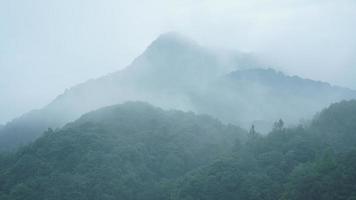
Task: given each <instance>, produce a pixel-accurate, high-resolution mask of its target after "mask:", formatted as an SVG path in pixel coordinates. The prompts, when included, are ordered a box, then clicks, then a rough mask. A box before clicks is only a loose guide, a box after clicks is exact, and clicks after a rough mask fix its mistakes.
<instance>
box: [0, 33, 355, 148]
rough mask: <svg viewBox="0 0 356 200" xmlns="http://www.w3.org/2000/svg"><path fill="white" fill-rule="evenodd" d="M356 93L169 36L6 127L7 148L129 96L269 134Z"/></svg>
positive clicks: (2, 142)
mask: <svg viewBox="0 0 356 200" xmlns="http://www.w3.org/2000/svg"><path fill="white" fill-rule="evenodd" d="M355 97H356V92H355V91H353V90H350V89H346V88H342V87H336V86H331V85H330V84H328V83H323V82H317V81H313V80H308V79H303V78H300V77H296V76H293V77H292V76H288V75H285V74H283V73H281V72H278V71H276V70H273V69H271V68H267V66H266V65H264V64H263V63H260V62H259V60H258V59H257V58H255V57H254V56H253V55H252V54H246V53H242V52H228V53H224V52H217V51H216V50H215V49H211V48H207V47H204V46H202V45H200V44H197V43H196V42H195V41H192V40H191V39H189V38H186V37H185V36H182V35H180V34H177V33H166V34H162V35H161V36H160V37H158V38H157V39H156V40H155V41H153V42H152V44H151V45H149V47H148V48H147V49H146V50H145V51H144V52H143V53H142V54H141V55H140V56H138V57H137V58H136V59H135V60H134V61H133V62H132V63H131V65H129V66H128V67H127V68H125V69H124V70H121V71H118V72H114V73H112V74H109V75H107V76H104V77H100V78H98V79H93V80H89V81H87V82H85V83H82V84H79V85H76V86H74V87H72V88H71V89H69V90H66V91H65V92H64V93H63V94H61V95H59V96H58V97H57V98H56V99H55V100H53V101H52V102H51V103H50V104H48V105H47V106H45V107H44V108H42V109H39V110H34V111H31V112H29V113H26V114H24V115H22V116H20V117H18V118H16V119H14V120H13V121H11V122H9V123H8V124H6V125H5V126H4V128H3V129H0V150H9V149H10V150H11V149H16V148H17V147H19V146H22V145H26V144H27V143H29V142H31V141H34V140H35V139H36V138H38V137H39V136H40V135H41V134H42V133H43V131H45V130H46V129H47V128H53V129H56V128H60V127H61V126H63V125H65V124H66V123H68V122H70V121H73V120H75V119H77V118H78V117H80V116H81V115H82V114H84V113H86V112H89V111H92V110H94V109H98V108H100V107H103V106H109V105H113V104H117V103H123V102H126V101H145V102H148V103H150V104H153V105H155V106H159V107H161V108H165V109H179V110H184V111H193V112H196V113H200V114H209V115H212V116H214V117H217V118H218V119H219V120H222V121H223V122H225V123H232V124H235V125H238V126H241V127H243V128H245V129H248V128H249V127H250V126H251V124H254V125H255V128H256V130H258V131H260V132H262V133H268V132H269V131H270V130H271V129H272V126H273V123H274V121H276V120H278V119H280V118H282V119H283V120H284V121H285V123H286V124H288V125H295V124H298V123H299V121H300V120H301V119H305V120H308V119H311V118H312V116H313V115H314V114H315V113H316V112H317V111H319V110H321V109H322V108H323V107H326V106H328V105H329V104H330V103H333V102H337V101H340V100H343V99H352V98H355Z"/></svg>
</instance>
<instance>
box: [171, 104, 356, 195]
mask: <svg viewBox="0 0 356 200" xmlns="http://www.w3.org/2000/svg"><path fill="white" fill-rule="evenodd" d="M355 117H356V101H355V100H353V101H343V102H340V103H336V104H333V105H331V106H330V107H329V108H327V109H325V110H323V111H322V112H321V113H320V115H318V116H317V117H315V118H314V120H313V122H312V123H311V125H310V126H307V127H302V126H300V127H297V128H292V129H285V128H282V129H275V130H274V131H272V132H271V133H270V134H269V135H267V136H265V137H261V136H258V135H251V136H250V139H249V140H248V141H247V142H246V143H245V145H244V146H242V147H241V148H239V149H238V151H236V152H234V153H232V154H231V155H230V156H226V157H224V158H221V159H220V160H218V161H216V162H214V163H212V164H210V165H209V166H205V167H202V168H199V169H197V170H194V171H193V172H191V173H188V174H186V175H185V176H184V177H183V178H182V179H180V180H179V181H178V182H177V184H176V185H175V186H174V187H173V189H171V193H173V194H171V196H172V197H173V198H172V199H174V200H183V199H224V200H230V199H256V200H259V199H264V200H269V199H271V200H274V199H291V200H294V199H295V200H299V199H305V200H313V199H340V200H347V199H354V198H356V192H355V191H356V138H355V137H356V134H355V133H356V132H355V131H356V126H355V123H354V122H355ZM335 139H336V140H335Z"/></svg>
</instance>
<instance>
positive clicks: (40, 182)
mask: <svg viewBox="0 0 356 200" xmlns="http://www.w3.org/2000/svg"><path fill="white" fill-rule="evenodd" d="M244 135H245V132H244V131H243V130H241V129H240V128H238V127H235V126H227V125H224V124H221V123H220V122H219V121H217V120H215V119H213V118H211V117H209V116H197V115H195V114H193V113H186V112H181V111H164V110H162V109H159V108H156V107H153V106H150V105H148V104H146V103H140V102H130V103H125V104H123V105H115V106H110V107H106V108H102V109H100V110H97V111H94V112H91V113H88V114H85V115H83V116H82V117H81V118H80V119H78V120H76V121H75V122H73V123H70V124H67V125H66V126H65V127H64V128H62V129H60V130H57V131H53V130H48V131H47V132H46V133H45V134H44V135H43V136H42V137H40V138H39V139H38V140H36V141H35V142H34V143H32V144H30V145H27V146H25V147H24V148H22V149H21V150H19V151H17V152H16V153H15V154H13V155H9V156H8V157H6V156H4V157H0V159H1V160H0V198H1V199H27V200H30V199H36V200H40V199H53V200H54V199H61V200H65V199H87V200H90V199H96V200H100V199H127V200H130V199H157V198H159V195H162V190H163V187H165V183H166V182H169V181H172V180H175V179H176V178H177V177H180V176H182V175H183V174H185V173H186V172H188V171H190V170H192V169H194V168H197V167H199V166H202V165H206V164H208V163H211V162H212V161H213V160H215V159H217V158H218V157H220V156H222V155H224V154H226V153H229V152H231V150H232V149H233V148H234V145H235V142H236V141H237V140H239V139H240V138H243V137H244Z"/></svg>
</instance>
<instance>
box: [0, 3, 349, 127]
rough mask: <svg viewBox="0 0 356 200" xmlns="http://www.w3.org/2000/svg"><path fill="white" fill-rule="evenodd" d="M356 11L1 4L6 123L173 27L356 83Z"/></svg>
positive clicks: (276, 64) (297, 70) (0, 82)
mask: <svg viewBox="0 0 356 200" xmlns="http://www.w3.org/2000/svg"><path fill="white" fill-rule="evenodd" d="M355 9H356V2H355V1H352V0H350V1H347V0H340V1H328V0H313V1H312V0H310V1H302V0H287V1H286V0H275V1H272V0H270V1H269V0H265V1H263V0H253V1H248V2H247V1H228V0H225V1H213V0H205V1H199V2H198V1H193V0H183V1H182V0H179V1H178V0H176V1H163V0H153V1H145V2H142V1H136V0H131V1H114V0H112V1H109V0H106V1H100V2H99V1H73V0H63V1H47V0H37V1H36V0H35V1H18V0H12V1H1V2H0V44H1V45H0V98H1V100H0V124H1V123H5V122H6V121H9V120H11V119H12V118H14V117H16V116H19V115H21V114H22V113H24V112H27V111H29V110H32V109H34V108H41V107H43V106H44V105H46V104H48V103H50V102H51V100H53V99H54V98H55V97H56V96H57V95H59V94H61V93H62V92H63V91H64V90H65V89H66V88H70V87H71V86H73V85H76V84H78V83H81V82H83V81H85V80H88V79H90V78H96V77H100V76H102V75H105V74H107V73H110V72H114V71H116V70H119V69H123V68H124V67H125V66H127V65H129V64H130V63H131V62H132V61H133V59H135V58H136V57H137V56H139V55H140V54H141V53H142V52H143V51H144V50H145V48H146V47H147V46H148V45H149V44H150V43H151V42H152V41H153V40H154V39H155V38H157V37H158V36H159V35H160V34H161V33H164V32H167V31H172V30H174V31H177V32H180V33H182V34H184V35H187V36H189V37H191V38H192V39H194V40H196V41H198V42H199V43H200V44H204V45H207V46H212V47H219V48H227V49H238V50H243V51H246V52H253V53H254V54H255V55H258V56H259V57H260V58H261V59H262V60H264V61H265V62H266V63H268V65H272V66H271V67H273V68H277V69H279V70H281V71H284V72H286V73H288V74H293V75H294V74H296V75H300V76H302V77H306V78H311V79H315V80H322V81H327V82H330V83H332V84H336V85H341V86H346V87H349V88H356V82H355V81H354V77H356V67H355V65H356V60H355V58H354V55H356V39H355V37H354V36H355V35H356V29H355V28H354V24H356V12H355Z"/></svg>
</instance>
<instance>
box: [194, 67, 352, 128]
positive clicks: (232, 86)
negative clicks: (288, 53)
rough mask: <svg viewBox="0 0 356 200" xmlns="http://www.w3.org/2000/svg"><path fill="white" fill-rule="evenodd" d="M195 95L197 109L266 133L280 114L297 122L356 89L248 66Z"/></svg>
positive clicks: (344, 98) (346, 96)
mask: <svg viewBox="0 0 356 200" xmlns="http://www.w3.org/2000/svg"><path fill="white" fill-rule="evenodd" d="M194 97H195V98H197V99H196V100H195V101H196V102H199V103H197V104H195V108H196V109H197V111H198V112H206V113H209V114H211V115H213V116H216V117H218V118H219V119H222V120H223V121H225V122H230V123H236V124H240V125H242V126H244V127H245V128H248V127H249V126H250V125H251V124H255V126H256V127H257V129H258V130H259V131H261V132H264V133H266V132H269V131H270V130H271V128H272V124H273V122H274V121H277V120H278V119H280V118H282V119H284V120H285V121H286V122H287V123H288V124H292V125H293V124H298V123H299V121H300V120H302V119H304V120H308V119H311V118H312V117H313V115H314V114H315V113H316V112H318V111H319V110H321V109H322V108H324V107H326V106H328V105H330V104H331V103H335V102H338V101H341V100H349V99H354V98H356V92H355V91H353V90H350V89H346V88H342V87H337V86H331V85H330V84H328V83H325V82H318V81H313V80H309V79H303V78H300V77H297V76H288V75H286V74H283V73H281V72H278V71H275V70H273V69H247V70H236V71H233V72H231V73H228V74H227V75H225V76H222V77H221V78H220V79H218V80H217V81H215V82H213V83H211V84H210V87H208V89H207V91H205V92H204V95H203V96H194ZM216 105H218V106H216Z"/></svg>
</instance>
